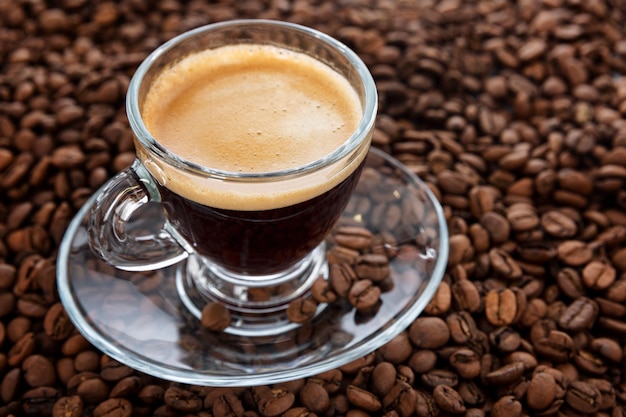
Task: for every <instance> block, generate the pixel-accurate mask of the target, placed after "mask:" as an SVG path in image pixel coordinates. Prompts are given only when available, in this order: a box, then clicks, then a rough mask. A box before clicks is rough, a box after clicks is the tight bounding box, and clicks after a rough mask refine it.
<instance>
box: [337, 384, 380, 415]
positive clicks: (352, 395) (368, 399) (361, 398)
mask: <svg viewBox="0 0 626 417" xmlns="http://www.w3.org/2000/svg"><path fill="white" fill-rule="evenodd" d="M346 396H347V397H348V401H350V403H351V404H353V405H355V406H356V407H358V408H360V409H362V410H365V411H367V412H369V413H376V412H378V411H379V410H380V409H381V408H382V403H381V401H380V399H379V398H378V397H377V396H376V395H375V394H374V393H371V392H369V391H366V390H364V389H362V388H359V387H356V386H354V385H349V386H348V387H347V388H346Z"/></svg>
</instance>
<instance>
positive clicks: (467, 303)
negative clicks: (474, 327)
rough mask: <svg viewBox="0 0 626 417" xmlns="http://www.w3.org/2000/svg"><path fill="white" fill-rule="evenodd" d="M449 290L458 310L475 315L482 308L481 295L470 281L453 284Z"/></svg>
mask: <svg viewBox="0 0 626 417" xmlns="http://www.w3.org/2000/svg"><path fill="white" fill-rule="evenodd" d="M450 290H451V293H452V297H453V299H454V301H455V303H456V305H457V307H458V309H460V310H467V311H469V312H470V313H476V312H478V311H480V310H481V309H482V308H483V300H482V297H481V294H480V292H479V291H478V288H477V287H476V285H475V284H474V283H473V282H472V281H470V280H467V279H465V280H460V281H458V282H455V283H454V284H452V286H451V287H450Z"/></svg>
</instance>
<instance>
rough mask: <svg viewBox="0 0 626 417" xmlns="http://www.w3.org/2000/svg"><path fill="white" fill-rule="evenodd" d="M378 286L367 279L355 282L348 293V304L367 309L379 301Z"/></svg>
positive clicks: (379, 292) (358, 308) (359, 308)
mask: <svg viewBox="0 0 626 417" xmlns="http://www.w3.org/2000/svg"><path fill="white" fill-rule="evenodd" d="M380 294H381V291H380V288H379V287H377V286H375V285H374V284H373V283H372V281H370V280H369V279H362V280H358V281H357V282H355V283H354V284H353V285H352V287H351V288H350V291H349V293H348V300H349V301H350V304H352V306H353V307H354V308H356V309H357V310H363V311H365V310H369V309H371V308H373V307H374V306H376V305H377V304H378V302H379V301H380Z"/></svg>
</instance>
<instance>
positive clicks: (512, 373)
mask: <svg viewBox="0 0 626 417" xmlns="http://www.w3.org/2000/svg"><path fill="white" fill-rule="evenodd" d="M524 371H525V367H524V364H523V363H521V362H513V363H509V364H506V365H502V366H501V367H499V368H498V369H495V370H493V371H491V372H488V373H487V374H486V375H485V379H486V380H487V382H488V383H490V384H493V385H507V384H510V383H512V382H513V381H516V380H517V379H518V378H520V377H521V376H522V375H523V374H524Z"/></svg>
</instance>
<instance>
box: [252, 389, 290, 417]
mask: <svg viewBox="0 0 626 417" xmlns="http://www.w3.org/2000/svg"><path fill="white" fill-rule="evenodd" d="M294 401H295V395H294V394H293V393H292V392H289V391H285V390H283V389H271V390H269V391H267V392H266V393H265V395H263V396H262V397H261V398H260V399H259V402H258V407H259V413H261V415H262V416H263V417H273V416H279V415H281V414H283V413H284V412H285V411H287V410H288V409H289V408H291V406H292V405H293V403H294Z"/></svg>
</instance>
